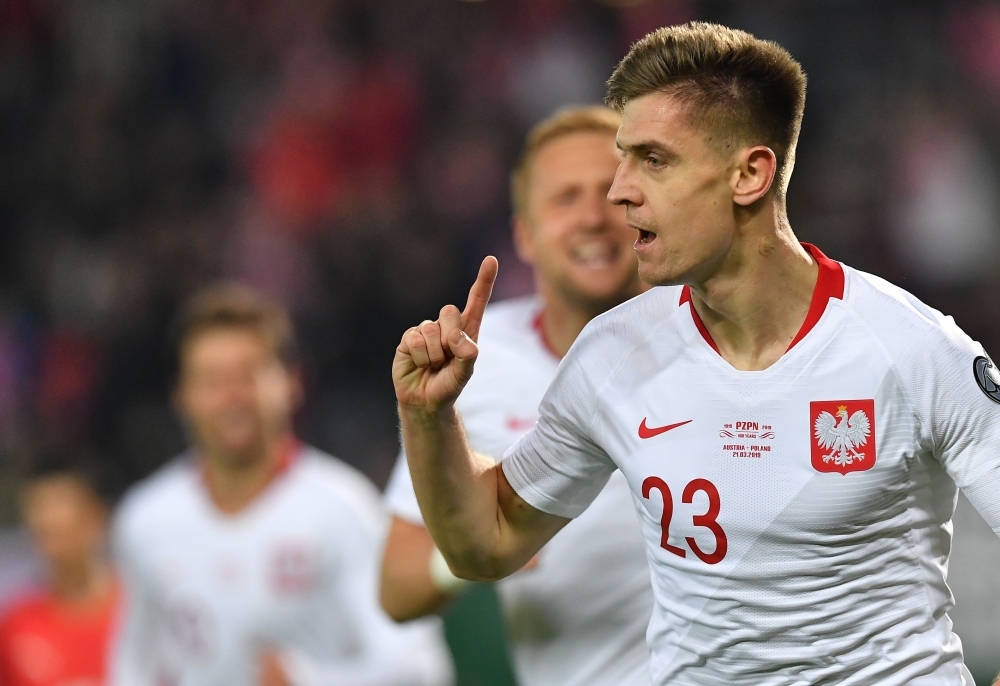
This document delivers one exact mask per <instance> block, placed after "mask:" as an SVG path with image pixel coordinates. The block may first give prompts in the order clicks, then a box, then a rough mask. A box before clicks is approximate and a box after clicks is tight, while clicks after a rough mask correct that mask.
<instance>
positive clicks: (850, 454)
mask: <svg viewBox="0 0 1000 686" xmlns="http://www.w3.org/2000/svg"><path fill="white" fill-rule="evenodd" d="M837 417H840V421H839V422H838V421H837V419H836V418H835V417H834V416H833V415H832V414H830V413H829V412H821V413H820V415H819V416H818V417H816V425H815V429H816V441H817V442H818V443H819V445H820V447H821V448H823V449H824V450H829V451H830V452H829V453H827V454H826V455H823V462H829V461H830V460H833V463H834V464H836V465H838V466H845V465H849V464H853V463H854V461H855V460H859V461H860V460H863V459H865V455H864V453H859V452H858V451H857V450H855V448H856V447H859V446H862V445H864V444H865V443H867V442H868V437H869V436H870V435H871V433H872V429H871V422H869V421H868V415H867V414H865V412H864V410H858V411H857V412H855V413H854V414H852V415H851V417H850V419H848V418H847V405H840V406H839V407H838V408H837Z"/></svg>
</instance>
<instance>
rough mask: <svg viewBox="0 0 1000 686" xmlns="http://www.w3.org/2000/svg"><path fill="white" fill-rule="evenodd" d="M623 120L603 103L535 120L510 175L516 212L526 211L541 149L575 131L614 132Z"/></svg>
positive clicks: (619, 114) (558, 112)
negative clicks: (533, 168)
mask: <svg viewBox="0 0 1000 686" xmlns="http://www.w3.org/2000/svg"><path fill="white" fill-rule="evenodd" d="M621 123H622V115H621V113H619V112H617V111H615V110H613V109H611V108H610V107H604V106H602V105H588V106H584V107H566V108H564V109H561V110H558V111H557V112H555V113H554V114H552V115H550V116H549V117H547V118H545V119H543V120H542V121H540V122H538V123H537V124H535V126H534V128H532V129H531V131H530V132H528V135H527V137H526V138H525V140H524V148H523V149H522V150H521V156H520V158H519V159H518V161H517V165H516V166H515V167H514V171H513V172H511V175H510V199H511V204H512V205H513V210H514V214H515V215H516V216H523V215H524V213H525V212H526V211H527V208H528V187H529V186H530V185H531V165H532V163H533V162H534V161H535V156H536V155H538V151H539V150H541V149H542V148H543V147H544V146H545V145H547V144H549V143H551V142H552V141H554V140H556V139H557V138H562V137H563V136H568V135H570V134H574V133H588V132H594V133H608V134H610V135H612V136H615V135H617V133H618V127H619V126H621Z"/></svg>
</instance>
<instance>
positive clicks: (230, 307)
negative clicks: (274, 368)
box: [174, 282, 298, 367]
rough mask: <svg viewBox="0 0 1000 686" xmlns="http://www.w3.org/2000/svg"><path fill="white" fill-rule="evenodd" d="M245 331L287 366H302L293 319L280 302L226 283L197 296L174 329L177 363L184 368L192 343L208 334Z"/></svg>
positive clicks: (239, 285) (235, 284)
mask: <svg viewBox="0 0 1000 686" xmlns="http://www.w3.org/2000/svg"><path fill="white" fill-rule="evenodd" d="M217 329H245V330H247V331H250V332H252V333H254V334H256V335H257V336H259V337H260V339H261V340H262V341H264V343H265V344H266V345H267V347H268V348H269V349H270V350H271V352H273V353H274V355H275V357H277V358H278V359H279V360H280V361H281V362H282V363H283V364H284V365H285V366H287V367H293V366H295V365H296V364H297V362H298V345H297V342H296V340H295V329H294V327H293V325H292V319H291V317H290V316H289V314H288V311H287V310H285V308H283V307H282V306H281V305H279V304H278V303H277V302H275V301H273V300H271V299H270V298H267V297H265V296H264V295H263V294H261V293H259V292H257V291H255V290H253V289H252V288H250V287H249V286H246V285H243V284H240V283H231V282H222V283H216V284H212V285H210V286H207V287H205V288H204V289H203V290H201V291H199V292H198V293H196V294H195V295H194V296H193V297H192V298H191V299H190V300H189V301H188V302H187V303H186V305H185V306H184V307H183V308H182V309H181V311H180V316H179V317H178V318H177V320H176V322H175V325H174V339H175V342H176V351H177V363H178V366H179V367H182V366H183V362H184V356H185V354H186V353H187V351H188V348H189V347H190V344H191V341H193V340H194V339H195V338H197V337H198V336H199V335H201V334H203V333H205V332H206V331H214V330H217Z"/></svg>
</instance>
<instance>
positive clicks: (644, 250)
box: [393, 24, 1000, 686]
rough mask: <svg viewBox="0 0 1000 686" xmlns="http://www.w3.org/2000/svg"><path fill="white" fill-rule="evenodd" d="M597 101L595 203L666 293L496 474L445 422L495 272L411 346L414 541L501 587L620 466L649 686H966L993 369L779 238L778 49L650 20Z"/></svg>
mask: <svg viewBox="0 0 1000 686" xmlns="http://www.w3.org/2000/svg"><path fill="white" fill-rule="evenodd" d="M608 101H609V102H610V103H612V104H614V105H615V106H616V107H619V108H621V109H622V110H623V122H622V126H621V129H620V130H619V132H618V145H619V148H620V149H621V151H622V162H621V165H620V166H619V168H618V172H617V175H616V177H615V183H614V185H613V186H612V188H611V191H610V193H609V198H610V199H611V200H612V202H615V203H617V204H622V205H625V207H626V211H627V219H628V222H629V224H630V225H631V226H632V227H633V228H635V229H637V231H638V240H637V241H636V245H635V247H636V252H637V254H638V257H639V273H640V275H641V276H642V278H643V280H644V281H646V282H647V283H651V284H657V285H661V286H664V287H661V288H654V289H652V290H650V291H649V292H647V293H645V294H643V295H641V296H639V297H637V298H634V299H633V300H631V301H629V302H628V303H625V304H624V305H622V306H620V307H618V308H615V309H614V310H612V311H611V312H609V313H607V314H606V315H602V316H601V317H598V318H597V319H595V320H594V321H593V322H592V323H591V324H589V325H588V327H587V328H586V329H585V330H584V332H583V333H582V334H581V335H580V337H579V338H578V339H577V341H576V343H575V344H574V346H573V348H572V350H570V352H569V354H568V355H567V356H566V358H565V359H564V360H563V362H562V364H561V365H560V368H559V372H558V373H557V375H556V379H555V381H554V382H553V384H552V386H551V387H550V388H549V390H548V391H547V392H546V395H545V399H544V400H543V401H542V404H541V416H540V418H539V421H538V423H537V424H536V425H535V428H534V429H532V431H531V432H529V433H528V434H527V435H526V436H525V437H524V438H522V439H521V440H520V441H519V442H518V444H517V445H515V446H514V447H513V448H512V449H511V450H510V451H509V452H508V453H507V454H506V456H505V457H504V460H503V462H502V463H501V465H500V466H494V465H493V463H492V462H491V461H490V460H487V459H484V458H481V457H478V456H476V454H475V453H474V452H473V451H472V450H471V449H470V448H469V445H468V442H467V439H466V437H465V435H464V432H463V430H462V425H461V422H460V421H459V419H458V414H457V413H456V411H455V409H454V402H455V399H456V398H457V397H458V395H459V393H460V392H461V389H462V387H463V386H464V385H465V384H466V383H467V382H468V380H469V378H470V376H471V374H472V365H473V362H474V360H475V358H476V353H477V347H476V344H475V342H474V341H475V340H476V338H477V337H478V334H479V327H480V322H481V318H482V312H483V310H484V308H485V303H486V301H487V300H488V298H489V292H490V288H491V285H492V282H493V279H494V277H495V274H496V261H495V260H493V259H492V258H490V259H488V260H486V261H485V262H484V264H483V268H482V269H481V271H480V276H479V278H478V280H477V282H476V284H475V285H474V286H473V290H472V292H471V293H470V298H469V304H468V306H467V308H466V311H465V313H464V314H462V313H459V312H458V310H457V308H454V307H450V306H449V307H446V308H445V309H443V310H442V313H441V317H440V319H439V320H438V322H428V323H425V324H422V325H421V326H420V327H419V328H413V329H411V330H409V331H407V332H406V334H405V335H404V337H403V340H402V341H401V343H400V345H399V348H398V351H397V355H396V358H395V361H394V366H393V376H394V380H395V384H396V392H397V397H398V399H399V405H400V417H401V421H402V429H403V437H404V443H405V446H406V451H407V455H408V458H409V461H410V468H411V472H412V474H413V478H414V485H415V486H416V491H417V495H418V498H419V499H420V503H421V510H422V512H423V513H424V515H425V518H426V521H427V524H428V529H429V530H430V531H431V533H432V534H433V536H434V540H435V542H436V543H437V545H438V546H440V548H441V550H442V552H443V554H444V556H445V557H446V558H447V559H448V562H449V563H450V564H451V566H452V569H453V570H455V571H456V572H458V573H460V574H461V575H464V576H466V577H471V578H483V579H491V578H498V577H502V576H504V575H506V574H509V573H511V572H513V571H514V570H517V569H518V568H519V567H520V566H521V565H523V564H524V563H525V562H526V561H527V560H528V559H530V558H531V556H532V555H534V554H535V553H536V551H538V550H539V549H540V548H541V547H542V545H544V543H545V542H546V541H547V540H548V539H549V538H551V537H552V536H553V535H554V534H555V532H557V531H559V530H560V529H561V528H562V527H564V526H565V525H566V524H567V522H568V521H569V520H570V519H571V518H573V517H577V516H579V515H580V514H581V513H582V512H583V511H584V510H585V509H586V508H587V506H588V505H589V504H590V503H591V502H592V501H593V500H594V498H595V497H596V495H597V494H598V493H599V492H600V490H601V488H602V487H603V486H604V484H605V482H606V481H607V479H608V477H609V476H610V475H611V474H612V472H613V471H614V470H615V469H616V468H617V469H620V470H621V471H622V472H623V473H624V475H625V477H626V478H627V479H628V481H629V484H630V486H631V488H632V492H633V496H634V499H635V503H636V505H637V510H638V512H639V517H640V520H641V521H642V530H643V533H644V537H645V539H646V547H647V551H648V553H649V557H650V561H651V565H652V569H653V592H654V595H655V598H656V607H655V609H654V612H653V619H652V621H651V623H650V630H649V639H650V650H651V653H652V668H651V671H652V678H653V682H654V683H655V684H670V685H671V686H674V685H681V686H683V685H692V684H697V685H698V686H712V685H716V684H726V685H729V684H733V685H737V684H745V685H747V686H750V685H753V686H760V685H763V684H767V685H772V684H773V685H778V684H782V685H785V684H787V685H791V684H841V685H847V684H857V685H861V684H879V686H903V685H908V686H916V685H924V684H926V685H928V686H930V685H932V684H933V685H935V686H952V685H954V686H958V685H959V684H971V683H972V681H971V677H970V675H969V674H968V671H967V670H966V669H965V667H964V665H963V663H962V650H961V643H960V641H959V639H958V637H957V636H955V635H954V634H953V633H952V631H951V622H950V620H949V619H948V615H947V612H948V610H949V609H950V607H951V606H952V602H953V601H952V596H951V593H950V592H949V590H948V586H947V584H946V583H945V570H946V569H947V562H948V552H949V548H950V539H951V523H950V520H951V517H952V514H953V512H954V509H955V502H956V496H957V489H956V486H958V487H961V488H962V489H963V490H964V492H965V493H966V495H967V496H968V498H969V500H970V501H971V502H972V503H973V505H975V506H976V508H977V509H978V510H979V512H980V513H981V514H982V515H983V517H984V518H985V519H986V521H987V522H989V523H990V525H991V526H992V527H993V529H994V531H996V532H997V533H998V534H1000V373H998V371H997V369H996V367H995V366H994V365H993V363H992V361H991V360H990V359H989V357H988V356H987V355H986V353H985V351H984V350H983V348H982V346H980V345H979V344H977V343H975V342H973V341H972V340H970V339H969V338H968V336H966V335H965V334H964V333H963V332H962V331H961V330H960V329H959V328H958V327H957V326H956V325H955V323H954V321H952V320H951V319H950V318H947V317H945V316H943V315H942V314H941V313H939V312H937V311H935V310H932V309H931V308H929V307H927V306H926V305H924V304H923V303H921V302H919V301H918V300H917V299H916V298H914V297H913V296H911V295H910V294H908V293H906V292H904V291H902V290H900V289H898V288H896V287H894V286H892V285H890V284H888V283H886V282H885V281H883V280H881V279H878V278H876V277H873V276H870V275H868V274H863V273H861V272H858V271H856V270H853V269H851V268H849V267H846V266H844V265H842V264H840V263H838V262H834V261H832V260H830V259H828V258H826V257H825V256H824V255H823V254H822V253H821V252H820V251H819V250H817V249H816V248H814V247H812V246H804V245H802V244H800V243H799V242H798V241H797V240H796V239H795V236H794V234H793V233H792V230H791V227H790V225H789V223H788V218H787V215H786V213H785V194H786V191H787V187H788V181H789V177H790V175H791V171H792V165H793V161H794V157H795V143H796V139H797V136H798V131H799V125H800V122H801V116H802V111H803V105H804V101H805V76H804V75H803V73H802V71H801V68H800V66H799V64H798V63H797V62H795V61H794V60H793V59H792V57H791V56H790V55H789V54H788V53H787V52H786V51H785V50H783V49H782V48H780V47H779V46H777V45H776V44H774V43H769V42H765V41H760V40H758V39H755V38H753V37H752V36H750V35H749V34H746V33H744V32H741V31H734V30H731V29H727V28H724V27H720V26H715V25H710V24H689V25H685V26H679V27H669V28H665V29H660V30H659V31H656V32H654V33H652V34H650V35H649V36H647V37H646V38H645V39H643V40H641V41H639V42H637V43H636V44H635V45H634V46H633V47H632V49H631V50H630V52H629V54H628V56H626V57H625V59H624V60H623V61H622V63H621V64H620V65H619V66H618V68H617V69H616V71H615V73H614V74H613V75H612V77H611V79H610V81H609V87H608ZM442 342H444V344H442ZM593 572H594V573H595V574H602V573H604V570H603V569H601V568H595V569H594V570H593Z"/></svg>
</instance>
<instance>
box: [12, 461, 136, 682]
mask: <svg viewBox="0 0 1000 686" xmlns="http://www.w3.org/2000/svg"><path fill="white" fill-rule="evenodd" d="M97 481H98V479H97V476H96V474H95V473H94V470H92V469H90V468H89V466H88V465H85V464H83V463H82V462H81V463H78V462H76V461H74V460H70V459H67V458H65V457H64V456H57V455H51V456H47V457H46V458H45V459H43V460H42V461H41V462H40V463H39V464H38V465H37V466H36V467H35V468H34V469H33V471H32V474H31V476H30V478H29V479H28V482H27V484H26V485H25V487H24V489H23V492H22V496H21V508H22V514H23V518H24V522H25V524H26V525H27V527H28V530H29V531H30V532H31V535H32V538H33V539H34V541H35V543H36V547H37V550H38V552H39V553H40V554H41V557H42V559H43V560H44V562H45V566H46V568H47V570H48V577H49V578H48V582H47V584H46V586H45V588H44V589H42V590H40V591H38V592H36V593H32V594H30V595H28V596H26V597H23V598H21V599H18V600H15V601H14V603H13V605H11V607H9V608H8V609H7V610H6V612H4V614H3V616H2V617H0V684H2V685H3V686H61V685H63V684H70V683H72V684H78V685H79V686H102V685H103V684H104V679H105V676H106V673H107V672H106V655H107V650H108V645H109V642H110V639H111V633H112V626H113V622H114V618H115V615H116V608H117V605H118V584H117V582H116V581H115V576H114V572H113V570H112V568H111V564H110V561H109V559H108V557H107V555H106V554H105V549H106V544H107V528H108V508H107V506H106V505H105V503H104V501H103V500H102V498H101V496H100V495H99V484H98V483H97Z"/></svg>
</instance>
